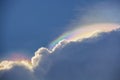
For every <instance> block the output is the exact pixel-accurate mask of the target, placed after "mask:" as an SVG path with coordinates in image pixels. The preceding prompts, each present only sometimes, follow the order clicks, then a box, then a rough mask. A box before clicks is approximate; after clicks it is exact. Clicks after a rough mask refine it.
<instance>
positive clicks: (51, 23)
mask: <svg viewBox="0 0 120 80" xmlns="http://www.w3.org/2000/svg"><path fill="white" fill-rule="evenodd" d="M111 4H112V6H115V7H117V8H119V0H100V1H99V0H74V1H73V0H20V1H19V0H11V1H9V0H1V9H0V10H1V15H0V16H1V35H0V36H1V43H0V44H1V46H0V47H1V48H0V53H1V56H2V57H7V56H8V55H9V54H10V53H23V54H24V53H26V54H27V55H28V56H30V57H31V56H33V53H34V52H35V51H36V50H37V49H38V48H40V47H42V46H43V47H48V46H49V44H50V43H51V42H52V41H53V40H54V39H56V37H58V36H60V35H61V34H62V33H63V32H65V31H66V30H68V29H69V28H71V27H72V28H74V27H75V26H71V25H74V24H77V23H79V24H86V23H84V20H83V21H82V22H81V21H79V19H82V18H83V17H84V16H85V17H87V20H86V19H85V22H87V23H91V21H92V22H94V19H91V17H93V15H92V16H91V14H93V13H92V12H90V10H94V9H97V8H99V9H101V10H103V13H101V12H100V11H101V10H99V9H97V10H96V12H98V13H97V15H96V16H97V18H98V21H97V20H96V19H95V21H97V22H101V21H103V18H104V16H108V17H106V19H105V18H104V20H105V21H109V20H110V21H109V22H117V23H118V22H119V20H116V19H115V20H114V18H113V17H117V19H118V18H119V12H118V10H117V9H116V8H114V7H112V6H111ZM96 5H98V6H99V7H93V6H96ZM112 8H113V9H112ZM107 10H108V11H107ZM88 12H89V15H88V14H87V13H88ZM113 12H114V13H115V14H112V13H113ZM98 16H99V17H98ZM110 16H111V17H110ZM109 17H110V18H109ZM88 18H90V20H89V19H88ZM95 18H96V17H95ZM77 21H79V22H77ZM105 21H104V22H105ZM6 54H8V55H6Z"/></svg>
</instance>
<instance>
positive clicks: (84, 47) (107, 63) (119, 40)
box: [0, 29, 120, 80]
mask: <svg viewBox="0 0 120 80" xmlns="http://www.w3.org/2000/svg"><path fill="white" fill-rule="evenodd" d="M119 48H120V29H118V30H115V31H112V32H108V33H101V34H100V35H99V36H95V37H90V38H86V39H83V40H82V41H81V40H80V41H79V40H78V41H74V42H72V41H71V42H67V41H66V40H63V41H61V42H59V44H57V45H56V46H55V48H54V50H52V51H50V50H49V49H47V48H40V49H38V50H37V51H36V52H35V56H33V57H32V58H31V65H29V66H31V68H28V64H27V65H26V63H27V62H19V64H18V62H16V63H15V62H14V63H13V62H12V61H11V62H2V63H0V64H3V63H4V64H6V65H9V66H11V68H4V69H2V70H0V80H119V79H120V77H119V74H120V71H119V70H120V64H119V63H120V58H119V56H120V49H119ZM8 63H9V64H8ZM1 68H3V66H1Z"/></svg>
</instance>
